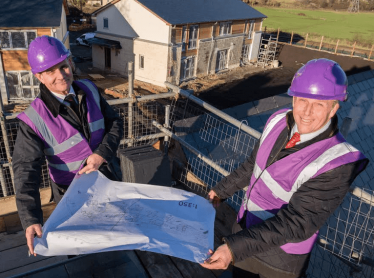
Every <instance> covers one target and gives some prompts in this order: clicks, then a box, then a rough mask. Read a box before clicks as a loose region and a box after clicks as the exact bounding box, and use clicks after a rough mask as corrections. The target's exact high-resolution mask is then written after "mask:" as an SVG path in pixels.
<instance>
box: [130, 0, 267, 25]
mask: <svg viewBox="0 0 374 278" xmlns="http://www.w3.org/2000/svg"><path fill="white" fill-rule="evenodd" d="M136 1H137V2H139V3H141V4H142V5H143V6H145V7H147V8H148V9H149V10H151V11H152V12H154V13H155V14H157V15H158V16H159V17H161V18H162V19H163V20H165V21H166V22H168V23H170V24H186V23H197V22H214V21H225V20H238V19H247V18H265V17H266V16H265V15H264V14H262V13H260V12H259V11H257V10H255V9H254V8H252V7H250V6H249V5H247V4H246V3H243V2H242V1H241V0H136Z"/></svg>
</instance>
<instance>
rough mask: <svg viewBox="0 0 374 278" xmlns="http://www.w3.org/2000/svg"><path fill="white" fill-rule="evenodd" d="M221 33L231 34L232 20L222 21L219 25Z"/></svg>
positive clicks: (221, 34) (223, 34)
mask: <svg viewBox="0 0 374 278" xmlns="http://www.w3.org/2000/svg"><path fill="white" fill-rule="evenodd" d="M219 35H220V36H226V35H231V22H228V21H227V22H221V23H220V25H219Z"/></svg>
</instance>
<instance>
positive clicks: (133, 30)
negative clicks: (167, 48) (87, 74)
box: [96, 0, 170, 44]
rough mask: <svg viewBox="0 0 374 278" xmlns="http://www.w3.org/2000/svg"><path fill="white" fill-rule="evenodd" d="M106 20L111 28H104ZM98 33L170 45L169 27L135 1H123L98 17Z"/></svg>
mask: <svg viewBox="0 0 374 278" xmlns="http://www.w3.org/2000/svg"><path fill="white" fill-rule="evenodd" d="M130 11H131V12H130ZM104 18H108V20H109V24H108V25H109V26H108V28H104ZM96 25H97V31H98V32H103V33H109V34H114V35H120V36H128V37H140V38H142V39H144V40H149V41H153V42H160V43H165V44H167V43H169V28H170V27H169V26H168V25H167V24H166V22H164V21H163V20H162V19H161V18H159V17H157V16H156V15H154V14H153V13H151V12H150V11H148V10H147V9H146V8H144V7H143V6H142V5H140V4H139V3H137V2H135V1H134V0H122V1H120V2H118V3H116V4H114V5H113V6H112V7H109V8H107V9H105V10H103V11H102V12H100V13H99V14H98V15H97V20H96Z"/></svg>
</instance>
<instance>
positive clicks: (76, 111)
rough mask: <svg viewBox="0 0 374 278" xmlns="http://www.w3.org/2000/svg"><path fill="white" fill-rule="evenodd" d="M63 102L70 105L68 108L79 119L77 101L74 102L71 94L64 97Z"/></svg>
mask: <svg viewBox="0 0 374 278" xmlns="http://www.w3.org/2000/svg"><path fill="white" fill-rule="evenodd" d="M65 101H66V102H68V103H69V104H70V108H71V109H73V111H74V112H75V114H76V115H77V116H78V117H79V108H78V104H77V101H76V100H75V96H74V95H73V94H68V95H67V96H66V97H65Z"/></svg>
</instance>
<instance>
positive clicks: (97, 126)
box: [75, 80, 105, 133]
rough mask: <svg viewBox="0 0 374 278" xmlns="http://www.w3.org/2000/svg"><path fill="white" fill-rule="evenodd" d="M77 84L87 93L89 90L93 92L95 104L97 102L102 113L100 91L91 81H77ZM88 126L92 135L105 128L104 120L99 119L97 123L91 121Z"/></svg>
mask: <svg viewBox="0 0 374 278" xmlns="http://www.w3.org/2000/svg"><path fill="white" fill-rule="evenodd" d="M75 84H76V85H78V87H80V88H81V89H82V90H83V91H85V92H86V91H87V90H90V91H91V92H92V96H93V99H94V102H95V104H96V106H97V108H98V109H99V110H100V111H101V105H100V95H99V91H98V90H97V89H96V87H95V86H94V85H93V84H92V83H91V82H90V81H87V80H79V81H75ZM85 87H86V88H85ZM88 120H90V119H88ZM88 125H89V127H90V131H91V133H93V132H95V131H98V130H100V129H104V128H105V124H104V118H101V119H98V120H96V121H89V123H88Z"/></svg>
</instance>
